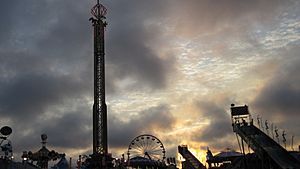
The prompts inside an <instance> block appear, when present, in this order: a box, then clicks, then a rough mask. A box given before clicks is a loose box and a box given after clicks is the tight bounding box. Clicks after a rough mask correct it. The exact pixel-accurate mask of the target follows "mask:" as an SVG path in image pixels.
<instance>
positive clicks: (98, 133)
mask: <svg viewBox="0 0 300 169" xmlns="http://www.w3.org/2000/svg"><path fill="white" fill-rule="evenodd" d="M91 13H92V15H93V17H92V18H90V20H91V21H92V23H93V27H94V105H93V154H92V158H91V159H90V160H91V161H90V162H89V163H90V165H89V167H88V168H108V167H109V163H110V161H111V160H110V159H111V156H109V154H108V146H107V107H106V103H105V58H104V30H105V27H106V25H107V23H106V22H105V15H106V13H107V9H106V8H105V7H104V6H103V5H102V4H100V3H99V0H97V4H96V5H95V6H94V7H93V8H92V10H91Z"/></svg>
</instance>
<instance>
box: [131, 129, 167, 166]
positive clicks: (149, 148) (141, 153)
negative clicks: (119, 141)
mask: <svg viewBox="0 0 300 169" xmlns="http://www.w3.org/2000/svg"><path fill="white" fill-rule="evenodd" d="M165 153H166V151H165V148H164V145H163V144H162V142H161V141H160V140H159V139H158V138H157V137H155V136H153V135H149V134H143V135H140V136H137V137H136V138H134V139H133V140H132V141H131V143H130V144H129V147H128V152H127V155H128V160H130V159H131V158H134V157H143V158H147V159H149V160H155V161H163V160H164V159H165V158H166V156H165Z"/></svg>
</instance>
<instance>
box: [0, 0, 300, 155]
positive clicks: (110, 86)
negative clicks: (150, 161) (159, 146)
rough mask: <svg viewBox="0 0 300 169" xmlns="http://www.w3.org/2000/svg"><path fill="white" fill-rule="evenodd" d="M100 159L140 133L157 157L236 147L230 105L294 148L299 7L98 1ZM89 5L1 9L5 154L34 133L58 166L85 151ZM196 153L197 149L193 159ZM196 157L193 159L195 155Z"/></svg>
mask: <svg viewBox="0 0 300 169" xmlns="http://www.w3.org/2000/svg"><path fill="white" fill-rule="evenodd" d="M102 3H103V4H104V5H105V6H106V7H107V8H108V14H107V22H108V26H107V28H106V61H107V62H106V69H107V71H106V75H107V84H106V85H107V104H108V118H109V124H108V125H109V150H110V152H112V153H113V154H114V155H115V156H120V155H121V154H122V153H124V152H126V151H127V146H128V144H129V143H130V141H131V140H132V139H133V138H134V137H136V136H138V135H140V134H144V133H149V134H153V135H155V136H157V137H158V138H160V139H161V140H162V142H163V143H164V145H165V147H166V149H167V154H168V156H175V152H176V147H177V145H179V144H188V145H189V146H190V147H191V148H193V149H194V152H196V153H197V155H198V156H203V152H204V151H205V148H206V146H209V147H210V148H211V149H212V151H213V152H217V151H221V150H223V149H225V148H227V147H230V148H237V142H236V141H232V140H233V139H235V137H234V134H233V133H232V130H231V124H230V122H231V121H230V115H229V109H230V104H231V103H236V104H237V105H239V104H240V105H244V104H247V105H249V106H250V111H251V112H252V113H253V114H254V117H256V115H257V114H259V115H260V116H262V117H263V119H268V121H271V122H273V123H274V124H276V125H277V126H278V127H279V128H280V129H281V131H282V130H286V131H287V134H288V135H287V138H288V141H290V139H289V138H290V137H291V136H292V135H293V134H294V135H295V142H296V143H297V144H299V143H300V134H299V131H300V123H299V119H300V118H299V110H300V104H299V102H300V78H299V77H300V76H299V73H300V57H299V53H300V48H299V45H300V2H299V1H297V0H284V1H281V0H251V1H249V0H221V1H220V0H184V1H182V0H151V1H149V0H103V2H102ZM94 4H95V1H92V0H89V1H82V0H63V1H61V0H42V1H41V0H26V1H24V0H1V4H0V21H1V25H0V126H4V125H9V126H11V127H12V128H13V134H12V136H11V140H12V142H13V145H14V151H15V153H16V154H18V153H20V152H22V151H23V150H32V151H34V150H37V149H38V147H39V146H40V145H39V144H40V138H39V137H40V134H42V133H47V134H48V137H49V140H48V141H49V146H50V147H51V148H53V149H56V150H58V151H61V152H65V153H67V155H68V156H72V157H74V158H77V156H78V154H81V153H89V152H91V148H92V146H91V144H92V119H91V117H92V104H93V86H92V85H93V68H92V65H93V37H92V35H93V32H92V31H93V29H92V26H91V23H90V22H89V21H88V19H89V18H90V17H91V14H90V8H91V7H92V6H93V5H94ZM199 148H200V150H199ZM196 149H198V150H197V151H196Z"/></svg>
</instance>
